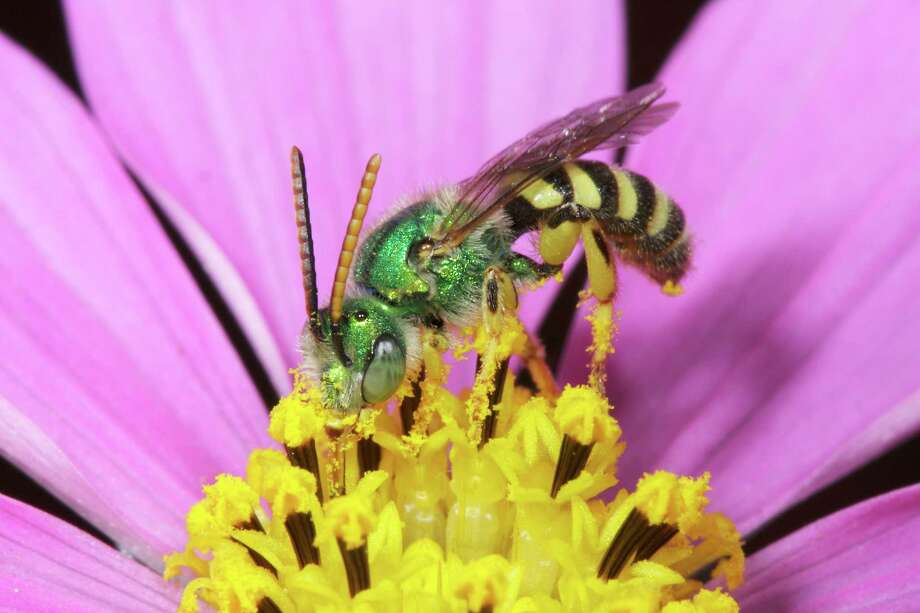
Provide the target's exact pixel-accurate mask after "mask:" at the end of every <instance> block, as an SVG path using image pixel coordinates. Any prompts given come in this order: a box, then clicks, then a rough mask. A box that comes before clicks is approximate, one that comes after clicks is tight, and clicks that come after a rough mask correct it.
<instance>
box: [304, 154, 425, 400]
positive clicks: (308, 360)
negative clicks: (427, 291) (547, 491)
mask: <svg viewBox="0 0 920 613" xmlns="http://www.w3.org/2000/svg"><path fill="white" fill-rule="evenodd" d="M379 169H380V156H379V155H377V154H374V155H372V156H371V158H370V159H369V160H368V162H367V166H366V167H365V169H364V176H363V177H362V178H361V187H360V188H359V190H358V195H357V197H356V199H355V205H354V207H353V208H352V212H351V220H350V221H349V223H348V226H347V230H346V233H345V238H344V240H343V241H342V250H341V252H340V253H339V261H338V265H337V266H336V273H335V280H334V281H333V284H332V297H331V299H330V301H329V307H328V308H326V309H322V310H318V309H317V308H316V307H317V304H318V303H317V292H316V260H315V257H314V250H313V230H312V228H311V227H310V205H309V199H308V197H307V180H306V173H305V170H304V161H303V154H302V153H301V151H300V149H298V148H297V147H293V148H292V149H291V180H292V183H293V189H294V210H295V212H296V215H297V217H296V219H297V238H298V242H299V244H300V261H301V272H302V277H303V288H304V303H305V307H306V312H307V321H306V324H304V328H303V332H302V333H301V335H300V351H301V354H302V356H303V360H302V361H301V371H302V372H303V373H304V374H305V375H306V376H307V377H308V378H310V379H312V380H313V383H314V384H315V385H317V386H318V387H319V388H320V389H321V390H322V393H323V399H324V402H325V404H326V406H327V407H329V408H330V409H332V410H334V411H338V412H340V413H355V412H357V411H358V410H360V409H361V407H362V406H365V405H369V404H377V403H379V402H383V401H385V400H387V399H388V398H390V396H392V395H393V393H394V392H396V389H397V388H398V387H399V385H400V384H401V383H402V381H403V378H404V377H405V375H406V356H407V347H406V343H407V338H408V339H411V338H414V339H415V340H414V347H415V349H416V350H415V351H414V354H415V355H417V354H418V351H417V346H418V338H417V337H418V332H417V331H416V330H415V329H414V328H411V326H409V325H408V324H407V323H406V322H404V321H403V320H401V319H400V318H399V317H397V315H396V314H395V313H393V312H392V311H391V309H390V307H389V306H387V305H386V304H385V303H384V302H382V301H380V300H377V299H375V298H370V297H366V298H346V297H345V285H346V282H347V280H348V273H349V270H350V268H351V262H352V260H353V259H354V255H355V247H356V246H357V244H358V236H359V234H360V232H361V227H362V224H363V223H364V216H365V215H366V213H367V207H368V204H369V203H370V199H371V195H372V193H373V190H374V184H375V183H376V182H377V171H378V170H379Z"/></svg>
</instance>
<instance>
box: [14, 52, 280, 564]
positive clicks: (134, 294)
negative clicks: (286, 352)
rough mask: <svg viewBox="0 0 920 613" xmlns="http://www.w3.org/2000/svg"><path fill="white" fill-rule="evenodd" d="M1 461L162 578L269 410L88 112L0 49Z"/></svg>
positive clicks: (261, 434)
mask: <svg viewBox="0 0 920 613" xmlns="http://www.w3.org/2000/svg"><path fill="white" fill-rule="evenodd" d="M0 79H2V82H4V83H7V84H15V87H13V86H10V87H7V89H6V92H5V94H4V95H3V96H0V123H2V124H3V126H4V138H3V139H2V143H0V244H2V245H3V251H4V257H3V258H2V259H0V279H2V282H3V291H2V292H0V338H2V339H3V340H2V344H0V452H2V454H3V455H4V456H5V457H7V458H9V459H11V460H12V461H13V462H14V463H15V464H17V465H18V466H20V467H21V468H22V469H23V470H25V471H26V472H27V473H28V474H29V475H31V476H32V477H33V478H35V479H36V480H38V481H39V482H40V483H41V484H42V485H44V486H45V487H47V488H48V489H49V490H50V491H51V492H53V493H54V494H55V495H56V496H58V497H59V498H61V499H62V500H63V501H64V502H66V503H67V504H69V505H71V506H72V507H73V508H74V509H75V510H76V511H77V512H79V513H80V514H81V515H83V516H84V517H86V518H87V519H88V520H89V521H91V522H92V523H93V524H95V525H96V526H98V527H99V528H100V529H101V530H102V531H103V532H105V533H106V534H108V535H109V536H111V537H112V538H113V539H114V540H115V541H116V542H118V543H119V546H121V547H122V548H123V549H125V550H127V551H130V552H131V553H132V554H133V555H136V556H138V557H141V558H142V559H144V560H145V561H147V562H149V563H151V564H159V563H160V556H161V555H162V553H164V552H165V551H167V550H169V549H171V548H174V547H177V546H180V545H181V544H182V543H183V540H184V539H183V524H184V522H183V515H184V513H185V511H186V510H187V509H188V507H189V505H191V504H192V502H194V500H195V499H196V498H197V497H199V495H200V488H201V484H202V483H203V482H205V481H208V480H210V479H211V478H212V477H213V476H214V475H215V473H218V472H222V471H233V470H241V469H242V468H243V467H244V465H245V464H244V463H245V459H246V456H247V453H248V451H249V450H250V449H251V448H252V447H254V446H258V445H264V444H265V443H266V441H267V440H268V439H267V436H266V434H265V427H266V418H265V412H264V408H263V405H262V403H261V402H260V400H259V397H258V396H257V394H256V392H255V390H254V388H253V386H252V384H251V382H250V379H249V377H248V375H247V374H246V372H245V370H244V369H243V368H242V366H241V364H240V362H239V359H238V358H237V356H236V353H235V352H234V351H233V349H232V347H231V346H230V344H229V342H228V341H227V339H226V337H225V335H224V333H223V331H222V329H221V328H220V326H219V325H218V323H217V322H216V320H215V319H214V317H213V315H212V313H211V311H210V309H209V307H208V305H207V303H206V302H205V301H204V299H203V298H202V296H201V294H200V292H199V290H198V289H197V287H196V286H195V284H194V282H193V281H192V279H191V277H190V276H189V274H188V272H187V270H186V268H185V267H184V265H183V263H182V262H181V260H180V259H179V257H178V256H177V255H176V253H175V251H174V250H173V248H172V246H171V245H170V244H169V242H168V241H167V239H166V237H165V235H164V234H163V232H162V231H161V229H160V227H159V224H158V223H157V221H156V220H155V219H154V217H153V215H152V214H151V213H150V211H149V209H148V207H147V206H146V204H145V203H144V202H143V200H142V199H141V197H140V196H139V194H138V192H137V190H136V189H135V188H134V186H133V184H132V183H131V181H130V180H129V178H128V177H127V175H126V173H125V172H124V170H123V169H122V168H121V167H120V166H119V164H118V163H117V161H116V160H115V158H114V157H113V156H112V154H111V153H110V151H109V150H108V149H107V148H106V144H105V142H104V141H103V139H102V137H101V136H100V134H99V132H98V130H97V128H96V126H95V124H93V122H92V120H91V119H90V118H89V116H88V115H87V113H86V111H85V110H84V109H83V108H82V107H81V106H80V104H79V103H78V102H77V101H76V100H75V99H74V97H73V96H72V95H71V94H70V93H69V92H68V91H66V90H65V89H64V88H63V87H62V86H61V84H60V83H58V82H57V81H56V80H55V79H54V78H53V77H51V76H50V75H49V74H48V72H47V71H46V70H45V69H44V68H42V67H41V66H40V65H39V64H38V63H37V62H35V61H34V60H33V59H32V58H31V57H29V56H28V55H27V54H26V53H25V52H23V51H22V50H21V49H19V48H18V47H16V46H15V45H13V44H12V43H10V42H9V41H7V40H6V39H4V38H0Z"/></svg>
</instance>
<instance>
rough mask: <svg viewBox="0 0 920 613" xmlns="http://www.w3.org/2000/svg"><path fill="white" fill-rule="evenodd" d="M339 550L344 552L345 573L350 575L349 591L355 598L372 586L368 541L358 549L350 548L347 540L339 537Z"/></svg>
mask: <svg viewBox="0 0 920 613" xmlns="http://www.w3.org/2000/svg"><path fill="white" fill-rule="evenodd" d="M337 542H338V544H339V551H340V552H342V562H343V563H344V564H345V575H346V576H347V577H348V592H349V593H350V594H351V596H352V598H354V596H355V594H357V593H358V592H360V591H362V590H366V589H368V588H369V587H370V586H371V567H370V563H369V562H368V561H367V543H365V544H364V545H361V546H360V547H358V548H357V549H348V547H347V546H346V545H345V542H344V541H342V540H341V539H337Z"/></svg>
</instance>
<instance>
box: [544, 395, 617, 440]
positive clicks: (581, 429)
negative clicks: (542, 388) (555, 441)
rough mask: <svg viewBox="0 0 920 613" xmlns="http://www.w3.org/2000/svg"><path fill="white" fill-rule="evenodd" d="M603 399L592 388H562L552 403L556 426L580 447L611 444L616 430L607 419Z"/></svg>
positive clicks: (612, 421)
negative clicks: (553, 404) (579, 444)
mask: <svg viewBox="0 0 920 613" xmlns="http://www.w3.org/2000/svg"><path fill="white" fill-rule="evenodd" d="M609 413H610V405H609V404H608V403H607V399H606V398H605V397H604V396H602V395H601V394H600V393H598V392H597V390H595V389H594V388H593V387H572V386H568V385H567V386H566V387H565V389H564V390H563V391H562V395H561V396H559V400H558V401H557V403H556V414H555V418H556V422H557V423H558V424H559V429H560V430H562V432H563V433H564V434H568V435H569V436H571V437H572V438H574V439H575V440H576V441H578V442H579V443H581V444H582V445H591V444H594V443H601V442H609V441H615V440H617V439H618V438H620V426H619V424H617V422H616V420H615V419H614V418H613V417H611V416H610V414H609Z"/></svg>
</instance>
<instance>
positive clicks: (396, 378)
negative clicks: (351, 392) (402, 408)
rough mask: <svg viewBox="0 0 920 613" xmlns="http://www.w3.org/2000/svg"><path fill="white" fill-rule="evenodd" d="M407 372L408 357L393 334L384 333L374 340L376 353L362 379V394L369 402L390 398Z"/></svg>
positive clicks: (373, 402)
mask: <svg viewBox="0 0 920 613" xmlns="http://www.w3.org/2000/svg"><path fill="white" fill-rule="evenodd" d="M405 374H406V357H405V355H404V354H403V350H402V348H400V346H399V343H397V342H396V339H395V338H394V337H393V336H392V335H391V334H382V335H380V336H379V337H377V340H376V341H374V353H373V356H372V357H371V360H370V362H368V364H367V368H366V369H365V370H364V378H363V379H362V381H361V396H362V397H363V398H364V401H365V402H367V403H369V404H376V403H378V402H383V401H385V400H387V399H388V398H390V396H392V395H393V394H394V393H395V392H396V389H397V388H398V387H399V386H400V384H401V383H402V380H403V377H404V376H405Z"/></svg>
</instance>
